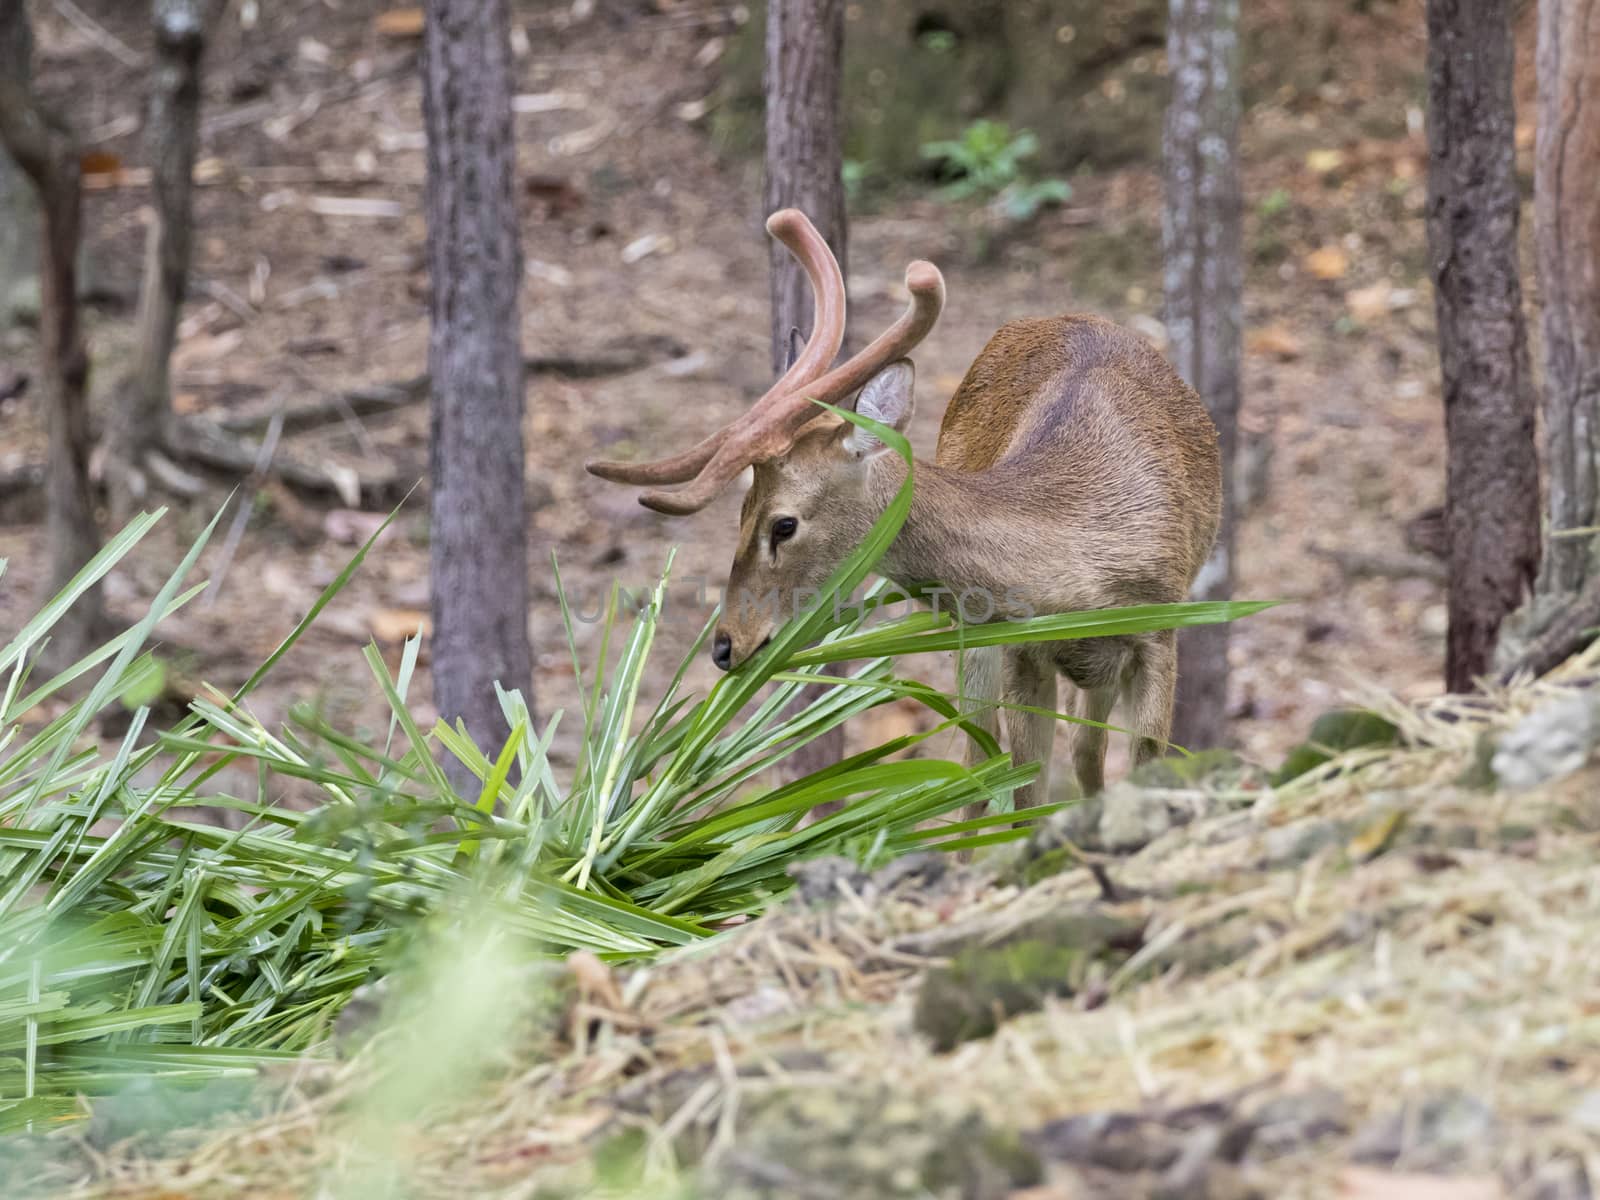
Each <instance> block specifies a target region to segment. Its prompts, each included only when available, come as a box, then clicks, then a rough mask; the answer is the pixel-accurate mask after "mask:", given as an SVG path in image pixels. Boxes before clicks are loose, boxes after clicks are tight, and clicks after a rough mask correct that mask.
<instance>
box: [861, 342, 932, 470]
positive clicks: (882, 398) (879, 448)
mask: <svg viewBox="0 0 1600 1200" xmlns="http://www.w3.org/2000/svg"><path fill="white" fill-rule="evenodd" d="M916 378H917V373H916V371H915V370H914V369H913V368H912V366H911V360H910V359H909V358H902V359H898V360H896V361H895V362H892V363H890V364H889V365H888V366H887V367H885V368H884V369H883V370H881V371H879V372H878V373H877V374H876V375H874V376H873V377H872V378H871V379H869V380H867V382H866V386H865V387H863V388H862V389H861V395H860V396H858V397H857V398H856V405H855V409H856V412H858V413H860V414H861V415H862V416H863V417H871V418H872V419H873V420H874V421H880V422H882V423H883V424H885V425H887V426H889V428H890V429H893V430H894V431H895V432H896V433H904V432H905V429H906V426H907V425H909V424H910V423H911V413H912V410H913V409H914V408H915V407H916V399H915V396H914V395H913V393H914V392H915V390H916V388H915V384H916ZM848 428H849V432H848V433H846V434H845V438H844V447H845V449H846V450H847V451H849V452H850V453H851V454H854V455H856V456H857V457H858V458H867V457H870V456H871V455H874V454H881V453H883V451H884V450H886V449H888V447H886V446H885V445H884V444H883V443H882V442H881V441H879V440H878V438H877V437H876V436H874V435H873V433H872V431H871V430H870V429H863V428H861V427H860V426H859V425H851V426H849V427H848Z"/></svg>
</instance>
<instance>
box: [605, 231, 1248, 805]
mask: <svg viewBox="0 0 1600 1200" xmlns="http://www.w3.org/2000/svg"><path fill="white" fill-rule="evenodd" d="M767 231H768V233H769V234H770V235H771V236H772V237H774V238H775V239H777V240H778V241H779V242H780V243H782V244H783V245H784V246H785V247H786V248H787V249H788V251H789V253H790V254H791V255H793V256H794V258H795V259H796V260H797V261H798V262H799V264H800V266H801V268H802V270H803V271H804V272H805V274H806V276H807V278H808V279H809V281H810V286H811V290H812V294H813V308H814V317H813V321H812V332H811V337H810V338H809V339H808V340H807V341H806V342H805V344H804V346H803V348H801V349H800V350H799V352H798V353H797V354H795V355H793V356H792V361H791V362H790V364H789V367H788V369H787V370H786V371H785V372H784V374H783V376H782V377H781V378H780V379H779V380H778V381H777V382H776V383H774V384H773V385H772V387H771V388H770V389H768V391H767V392H766V393H765V394H764V395H763V396H762V397H761V398H760V399H759V400H757V401H756V403H755V404H754V405H752V406H751V407H750V408H749V409H748V410H747V411H746V412H745V413H743V414H742V415H741V416H740V417H738V418H737V419H736V420H734V421H733V422H731V423H730V424H728V425H726V426H724V427H723V428H721V429H718V430H717V431H716V432H714V433H712V434H711V435H710V436H709V437H707V438H705V439H704V440H703V441H701V442H700V443H698V444H697V445H695V446H693V447H692V448H690V449H689V450H686V451H684V452H682V453H680V454H677V455H674V456H672V457H669V458H663V459H658V460H655V461H651V462H633V463H629V462H614V461H592V462H589V463H587V464H586V468H587V470H588V471H589V472H590V473H591V474H593V475H597V476H599V477H600V478H602V479H606V480H610V481H612V482H616V483H624V484H633V485H645V486H648V487H650V488H651V489H652V490H648V491H645V492H643V493H642V494H641V496H640V497H639V499H640V501H641V503H643V504H644V505H645V506H646V507H647V508H651V509H654V510H655V511H657V512H660V513H663V514H667V515H672V516H685V515H688V514H690V513H694V512H698V511H699V510H700V509H702V508H704V507H705V506H706V505H707V504H709V503H710V502H711V500H712V499H714V498H715V497H716V496H717V495H718V494H719V493H721V492H722V491H723V489H725V488H726V487H727V486H728V485H729V484H731V483H732V482H733V481H734V479H735V478H736V477H738V476H739V475H741V474H743V473H744V472H745V471H746V470H747V469H748V470H750V471H751V472H752V475H751V483H750V486H749V490H748V491H747V492H746V493H745V496H744V502H743V506H742V508H741V510H740V515H739V534H738V541H737V543H736V547H735V550H734V556H733V565H732V568H731V570H730V572H729V578H728V586H727V588H726V590H725V591H724V593H723V594H724V604H723V611H722V613H721V615H720V617H719V618H718V625H717V628H716V629H715V631H714V635H713V638H712V643H711V646H712V649H711V655H712V659H713V661H714V662H715V664H716V665H717V666H718V667H719V668H721V669H722V670H724V671H727V670H733V669H736V668H738V667H739V666H741V665H742V664H743V663H745V662H746V661H748V660H749V659H750V658H751V656H753V655H754V654H755V653H756V652H757V651H758V650H760V649H761V648H762V647H763V646H764V645H765V644H766V642H767V641H768V640H769V639H770V637H771V635H772V633H773V631H774V629H775V626H776V622H777V620H778V619H779V615H780V614H782V613H785V612H790V611H792V610H793V605H794V603H795V600H796V597H797V596H802V595H808V594H809V595H814V594H815V591H814V589H816V588H818V587H819V586H820V585H821V584H822V583H823V582H825V581H826V580H827V578H828V577H829V576H830V575H831V573H832V572H833V570H834V569H835V568H836V567H837V566H839V564H840V563H842V562H843V561H844V559H845V558H846V557H847V556H848V555H849V554H850V553H851V552H852V551H853V550H854V549H855V548H856V547H858V546H859V545H860V544H861V542H862V541H863V540H864V539H865V537H866V535H867V533H868V531H869V530H870V528H871V527H872V525H873V523H874V522H875V521H876V520H877V519H878V517H879V516H881V515H882V513H883V512H884V510H885V508H886V507H887V506H888V504H889V503H890V502H891V500H892V499H893V498H894V497H895V495H896V494H897V493H898V491H899V490H900V488H901V486H902V485H903V484H904V483H905V480H906V472H907V470H908V469H910V470H913V471H914V475H913V477H912V478H913V490H912V498H911V507H910V512H909V515H908V516H907V517H906V520H905V523H904V525H903V526H902V527H901V529H900V531H899V533H898V534H897V536H896V537H895V539H894V541H893V543H892V544H891V545H890V546H889V548H888V550H887V552H886V553H885V555H884V557H883V558H882V559H881V560H880V562H879V563H878V566H877V570H878V572H879V574H881V575H883V576H885V577H887V578H888V579H889V580H891V581H892V582H894V583H895V584H897V585H899V586H901V587H904V588H907V589H912V588H923V589H926V587H927V585H929V584H937V585H939V586H940V587H941V588H942V589H943V590H944V591H945V592H946V593H948V594H954V595H956V596H963V595H971V594H972V593H977V594H978V595H980V596H982V595H986V596H988V597H999V596H1005V597H1006V598H1007V602H1008V605H1010V607H1011V608H1012V609H1018V608H1020V609H1021V610H1022V612H1023V613H1031V614H1036V615H1045V614H1054V613H1065V612H1074V611H1080V610H1085V609H1100V608H1111V607H1118V606H1123V605H1136V604H1157V603H1173V602H1178V601H1181V600H1183V599H1184V598H1185V597H1186V596H1187V594H1188V592H1189V588H1190V586H1191V585H1192V584H1193V582H1194V580H1195V577H1196V576H1197V575H1198V574H1199V572H1200V570H1201V568H1202V566H1203V565H1204V564H1205V563H1206V561H1207V558H1208V556H1209V555H1210V553H1211V550H1212V546H1213V543H1214V542H1215V540H1216V536H1217V527H1218V523H1219V521H1220V517H1221V509H1222V472H1221V462H1220V454H1219V448H1218V437H1217V430H1216V427H1215V426H1214V425H1213V424H1212V421H1211V418H1210V415H1209V414H1208V413H1207V411H1206V407H1205V405H1204V404H1203V403H1202V402H1201V400H1200V397H1199V396H1198V395H1196V394H1195V392H1194V390H1193V389H1192V388H1191V387H1189V385H1188V384H1186V383H1185V382H1184V381H1183V379H1182V378H1181V377H1180V376H1179V375H1178V373H1177V371H1176V370H1174V369H1173V367H1172V366H1171V364H1169V363H1168V362H1167V361H1166V359H1165V358H1163V357H1162V356H1161V354H1160V353H1158V352H1157V351H1156V349H1155V348H1154V347H1153V346H1152V345H1151V344H1150V343H1149V342H1148V341H1147V340H1146V339H1145V338H1144V337H1142V336H1140V335H1139V334H1137V333H1134V332H1133V331H1131V330H1128V329H1125V328H1123V327H1121V326H1119V325H1116V324H1113V323H1112V322H1110V321H1107V320H1104V319H1102V318H1100V317H1097V316H1093V315H1088V314H1069V315H1065V316H1057V317H1046V318H1040V319H1028V320H1016V321H1011V322H1008V323H1007V324H1005V325H1002V326H1001V327H1000V329H999V330H998V331H997V332H996V333H995V334H994V336H993V337H992V338H991V339H990V340H989V342H988V344H987V345H986V346H985V347H984V348H983V351H982V352H981V353H980V354H979V355H978V357H977V358H976V359H975V360H974V361H973V363H972V365H971V367H970V368H968V370H967V372H966V376H965V377H964V378H963V379H962V381H961V383H960V385H959V386H958V387H957V388H956V391H955V394H954V395H953V396H952V397H951V399H950V402H949V404H948V405H947V407H946V409H945V414H944V419H943V422H942V423H941V425H940V427H939V438H938V444H937V449H936V451H935V455H934V461H933V462H931V463H927V462H923V461H914V463H913V465H912V466H910V467H909V468H908V464H907V463H906V461H905V459H904V458H902V457H901V456H900V455H899V454H897V453H894V452H893V451H892V450H891V448H890V447H888V446H886V445H885V443H884V442H883V441H882V440H881V439H880V438H879V437H877V436H876V435H875V434H873V433H872V432H870V431H868V429H867V428H866V427H864V426H859V425H857V424H854V423H852V422H849V421H846V420H844V419H842V418H840V417H838V416H836V415H834V414H832V413H829V412H827V410H825V409H822V408H820V407H818V406H817V405H816V404H814V403H813V400H821V401H825V402H827V403H829V404H831V405H833V406H835V407H836V408H839V409H847V408H848V409H851V410H853V411H854V412H855V413H857V414H858V415H861V416H865V417H869V418H871V419H873V420H874V421H877V422H879V423H881V424H882V425H885V426H888V427H889V428H891V429H894V430H896V431H897V432H902V433H903V432H904V431H905V430H906V429H907V427H908V426H909V424H910V421H911V416H912V412H913V409H914V407H915V404H914V396H913V392H914V383H915V370H914V367H913V365H912V362H911V360H910V357H909V356H910V354H911V353H912V351H913V350H914V349H915V348H916V347H917V346H918V345H919V344H920V343H921V342H922V341H923V340H924V339H925V338H926V337H927V335H928V334H929V333H930V332H931V331H932V329H933V327H934V325H935V323H936V322H937V321H938V319H939V315H940V313H941V311H942V310H943V308H944V300H945V287H944V279H943V276H942V275H941V274H940V272H939V270H938V268H937V267H935V266H934V265H933V264H932V263H930V262H925V261H920V260H919V261H916V262H913V263H911V264H910V265H909V266H908V267H907V268H906V272H905V286H906V291H907V292H908V293H909V296H910V302H909V304H908V306H907V308H906V310H905V312H904V313H903V314H902V315H901V316H900V317H899V318H898V319H896V320H895V321H894V322H893V323H892V324H891V325H890V326H889V328H888V329H886V330H885V331H884V332H883V333H882V334H880V335H879V336H878V337H877V338H876V339H874V340H873V341H872V342H871V343H870V344H868V345H867V346H866V347H865V348H864V349H862V350H861V351H860V352H859V353H857V354H855V355H854V356H852V357H850V358H849V359H848V360H846V361H845V362H843V363H840V364H839V365H837V366H835V365H833V363H834V359H835V358H836V357H837V356H838V354H839V349H840V346H841V344H842V342H843V339H844V330H845V288H844V280H843V277H842V275H841V273H840V270H839V265H838V263H837V261H835V259H834V256H833V254H832V252H831V251H830V250H829V249H828V246H827V243H826V242H825V241H824V240H823V239H822V237H821V236H820V234H818V232H817V231H816V229H815V228H814V227H813V226H812V224H811V222H810V221H809V220H808V219H807V218H806V217H805V215H804V214H803V213H801V212H799V211H798V210H796V209H784V210H782V211H780V212H777V213H774V214H773V215H772V216H771V217H770V218H769V220H768V221H767ZM671 484H684V485H686V486H684V487H681V488H678V489H677V490H663V487H664V485H671ZM771 594H775V595H776V597H777V599H778V601H779V604H778V606H777V608H776V611H774V608H773V606H771V605H770V604H761V605H749V604H735V603H733V602H732V598H733V597H735V596H749V595H760V596H764V597H765V596H769V595H771ZM1177 673H1178V662H1177V642H1176V637H1175V633H1174V631H1172V630H1166V631H1162V632H1156V633H1144V634H1137V635H1129V636H1121V637H1102V638H1090V639H1077V640H1063V641H1056V642H1041V643H1033V644H1026V645H1016V646H1003V647H999V646H996V647H982V648H977V649H973V650H968V651H965V652H964V653H963V656H962V675H963V680H964V682H963V688H962V690H963V693H964V695H963V703H964V704H967V705H970V707H968V709H967V712H968V713H969V715H970V717H971V719H972V720H973V721H974V722H975V723H976V724H977V725H978V726H979V727H981V728H983V729H985V730H986V731H987V732H988V733H990V734H991V736H997V735H998V731H999V724H1000V719H999V716H998V714H997V709H998V710H1000V711H1003V713H1004V724H1005V733H1006V741H1007V743H1008V746H1009V750H1010V753H1011V757H1012V760H1013V762H1014V763H1017V764H1019V765H1021V764H1027V763H1038V764H1039V771H1038V773H1037V774H1036V775H1035V776H1034V777H1033V779H1032V781H1031V782H1029V783H1027V784H1024V785H1023V786H1022V787H1021V788H1019V789H1018V790H1017V792H1016V793H1015V799H1014V803H1015V805H1016V807H1017V808H1019V809H1020V808H1026V807H1029V806H1032V805H1034V804H1037V803H1040V802H1041V801H1042V800H1044V799H1045V798H1046V796H1047V795H1048V785H1049V763H1050V755H1051V748H1052V742H1053V740H1054V734H1055V726H1056V724H1057V718H1056V716H1055V715H1054V714H1055V713H1056V711H1057V699H1058V696H1057V683H1058V679H1059V680H1064V681H1065V686H1066V687H1067V689H1068V692H1069V700H1070V707H1069V708H1068V709H1064V710H1062V711H1063V712H1065V713H1067V714H1068V715H1071V716H1074V717H1078V718H1082V719H1083V721H1084V722H1090V723H1077V724H1073V725H1072V726H1071V746H1070V750H1071V759H1072V766H1073V771H1074V774H1075V775H1076V779H1077V784H1078V787H1079V788H1080V789H1081V791H1082V794H1083V795H1084V796H1091V795H1093V794H1095V793H1096V792H1098V791H1100V790H1101V789H1102V787H1103V786H1104V783H1105V778H1104V776H1105V757H1106V743H1107V729H1106V728H1105V725H1106V723H1107V721H1108V720H1109V718H1110V716H1111V713H1112V711H1113V709H1114V707H1115V706H1116V705H1117V703H1119V702H1120V703H1121V704H1122V705H1123V711H1124V714H1125V716H1124V719H1125V721H1126V722H1127V723H1128V726H1129V729H1128V732H1129V733H1130V734H1131V735H1132V737H1133V752H1132V756H1131V757H1132V762H1133V765H1134V766H1137V765H1139V764H1140V763H1143V762H1145V761H1148V760H1149V759H1151V758H1155V757H1158V756H1159V755H1162V754H1164V753H1165V752H1166V749H1167V745H1168V739H1169V736H1170V733H1171V727H1172V714H1173V701H1174V692H1175V688H1176V684H1177ZM997 702H998V703H997ZM1029 710H1032V711H1029ZM981 759H982V752H981V751H980V750H979V749H978V744H977V741H976V739H969V741H968V745H967V750H966V760H967V764H968V765H969V766H972V765H974V764H975V763H977V762H979V761H981Z"/></svg>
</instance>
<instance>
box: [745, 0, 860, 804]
mask: <svg viewBox="0 0 1600 1200" xmlns="http://www.w3.org/2000/svg"><path fill="white" fill-rule="evenodd" d="M843 63H844V0H768V4H767V40H766V67H765V74H764V78H763V86H764V91H765V94H766V127H767V149H766V187H765V190H764V199H765V203H766V213H767V215H770V214H772V213H774V212H777V211H778V210H779V209H780V208H798V209H800V210H801V211H802V212H804V213H805V214H806V216H808V217H810V218H811V222H812V224H813V225H815V226H816V227H817V232H818V233H820V234H821V235H822V236H823V239H824V240H825V241H826V242H827V243H828V247H829V249H831V250H832V251H833V255H834V257H835V258H836V259H838V260H839V269H840V271H841V272H842V271H844V269H845V265H846V263H845V252H846V240H847V224H846V218H845V201H844V180H843V177H842V174H841V172H842V169H843V166H844V131H843V122H842V120H841V117H840V107H839V105H840V97H839V88H840V78H841V75H842V72H843ZM768 250H769V255H770V262H771V288H772V373H773V377H774V378H776V377H777V376H779V375H781V374H783V372H784V370H785V369H787V367H788V365H789V356H790V343H791V331H794V330H799V331H800V333H801V334H802V335H805V336H807V337H809V336H810V332H811V326H812V320H813V315H814V314H813V306H812V296H811V284H810V282H809V281H808V280H807V279H806V275H805V272H804V271H803V270H801V268H800V264H799V263H797V262H795V260H794V257H793V256H792V255H791V254H790V253H789V252H788V251H787V250H786V249H784V248H783V247H782V246H781V245H779V244H778V243H777V242H772V243H771V245H770V246H769V248H768ZM836 669H838V668H836ZM822 693H823V686H822V685H818V686H814V687H809V688H806V689H805V690H804V691H802V692H801V693H800V695H799V696H798V697H797V698H796V699H795V702H794V703H793V704H792V705H791V706H790V707H789V709H788V712H789V713H790V714H793V713H795V712H798V711H800V710H801V709H803V708H804V707H805V706H806V705H808V704H810V703H812V702H813V701H815V700H816V699H817V697H818V696H820V695H821V694H822ZM843 757H844V728H843V726H840V727H839V728H837V729H832V730H830V731H829V732H827V733H825V734H823V735H822V736H821V737H819V738H816V739H815V740H813V741H811V742H809V743H807V744H806V745H805V746H802V747H800V748H799V749H798V750H797V751H796V752H795V753H794V754H793V755H791V756H790V757H789V758H788V759H787V760H785V762H784V766H783V769H782V772H781V773H782V774H783V775H784V776H785V777H787V778H789V779H798V778H800V777H802V776H805V775H809V774H811V773H812V772H813V771H820V770H822V769H824V768H826V767H830V766H832V765H833V764H834V763H836V762H838V761H839V760H840V759H841V758H843Z"/></svg>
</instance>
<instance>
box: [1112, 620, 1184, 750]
mask: <svg viewBox="0 0 1600 1200" xmlns="http://www.w3.org/2000/svg"><path fill="white" fill-rule="evenodd" d="M1177 688H1178V637H1177V633H1176V632H1175V631H1174V630H1171V629H1168V630H1165V631H1163V632H1161V633H1157V634H1152V635H1151V636H1150V639H1149V640H1148V641H1147V642H1146V643H1145V644H1144V646H1143V648H1142V653H1140V654H1139V656H1138V657H1137V658H1136V659H1135V660H1134V662H1133V665H1132V666H1131V667H1130V668H1129V670H1128V673H1127V676H1126V677H1125V679H1124V682H1123V694H1124V695H1125V696H1126V698H1127V710H1128V714H1129V717H1130V718H1131V722H1130V723H1131V726H1132V729H1133V765H1134V766H1136V767H1137V766H1138V765H1139V764H1140V763H1146V762H1149V761H1150V760H1151V759H1152V758H1160V757H1161V756H1162V755H1163V754H1165V753H1166V752H1167V741H1168V738H1169V737H1170V736H1171V734H1172V701H1173V696H1174V695H1175V694H1176V692H1177Z"/></svg>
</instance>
